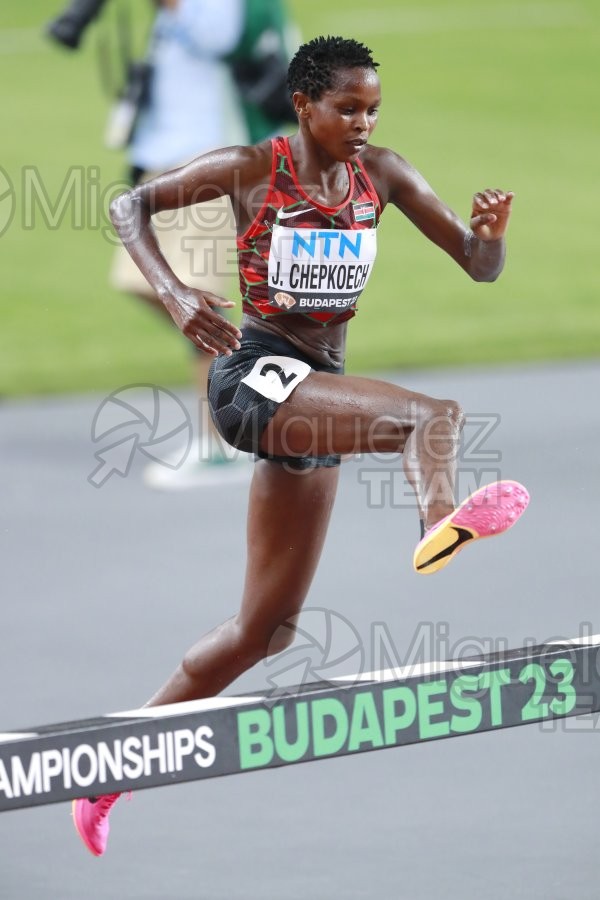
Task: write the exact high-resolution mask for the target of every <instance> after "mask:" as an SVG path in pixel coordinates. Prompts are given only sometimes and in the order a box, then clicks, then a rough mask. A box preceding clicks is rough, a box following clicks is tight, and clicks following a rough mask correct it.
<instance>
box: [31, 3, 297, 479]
mask: <svg viewBox="0 0 600 900" xmlns="http://www.w3.org/2000/svg"><path fill="white" fill-rule="evenodd" d="M105 3H106V0H74V2H73V3H72V5H71V6H70V7H69V8H68V9H67V10H66V11H65V12H64V13H63V14H62V15H61V16H60V17H58V18H57V19H56V20H54V21H53V22H52V23H51V24H50V26H49V28H48V31H49V34H50V35H51V36H52V37H53V38H54V39H55V40H57V41H59V42H60V43H61V44H63V45H65V46H67V47H70V48H73V49H74V48H76V47H78V46H79V43H80V40H81V37H82V34H83V31H84V29H85V28H86V27H87V25H88V24H89V22H90V21H92V20H93V19H94V18H95V17H96V16H97V15H98V14H99V12H100V10H101V8H102V7H103V6H104V5H105ZM156 6H157V11H156V14H155V15H154V17H153V21H152V26H151V33H150V38H149V42H148V51H147V54H146V57H145V59H144V60H135V61H134V60H131V61H130V62H129V65H128V67H127V82H126V84H125V86H124V88H123V89H122V91H121V92H120V97H119V99H118V101H117V102H116V103H115V105H114V107H113V109H112V111H111V115H110V117H109V121H108V124H107V130H106V135H105V141H106V143H107V145H108V146H109V147H111V148H113V149H124V150H125V151H126V154H127V161H128V166H129V173H128V180H129V181H130V183H131V184H132V185H133V184H136V183H138V182H139V181H141V180H145V179H147V178H151V177H154V176H155V175H157V174H158V173H160V172H164V171H168V170H169V169H174V168H177V167H179V166H181V165H183V164H185V163H187V162H188V161H189V160H191V159H193V158H194V157H196V156H200V155H201V154H203V153H207V152H209V151H210V150H213V149H216V148H219V147H224V146H229V145H234V144H248V143H257V142H259V141H261V140H264V139H265V138H268V137H270V136H271V135H273V134H275V133H279V132H281V131H282V130H283V129H285V127H286V125H287V124H288V123H291V122H295V115H294V111H293V107H292V105H291V102H290V100H289V97H288V93H287V88H286V73H287V64H288V60H289V58H290V55H291V53H292V52H293V51H294V49H295V45H296V44H297V43H298V39H297V37H296V34H295V30H294V28H293V25H292V23H291V20H290V17H289V14H288V10H287V8H286V6H285V3H284V2H283V0H157V2H156ZM154 225H155V228H156V231H157V235H158V239H159V242H160V246H161V250H162V252H163V253H164V255H165V257H166V258H167V260H168V262H169V264H170V266H171V267H172V269H173V271H174V272H175V273H176V275H177V277H178V278H179V279H180V280H181V281H183V282H184V283H185V284H188V285H190V286H191V287H194V288H198V289H202V290H206V291H210V292H211V293H213V294H216V295H217V296H219V297H224V298H230V297H232V295H234V296H235V295H237V284H236V278H237V261H236V246H235V226H234V218H233V210H232V209H231V206H230V204H229V201H228V200H227V199H226V198H223V199H222V200H218V201H212V202H210V203H203V204H198V205H196V206H194V207H189V208H186V209H184V210H177V211H174V212H172V213H164V214H161V215H159V216H156V217H155V218H154ZM110 283H111V284H112V285H113V286H114V287H115V288H116V289H117V290H119V291H122V292H124V293H128V294H131V295H134V296H136V297H139V298H141V299H142V300H144V301H145V302H146V303H148V304H149V305H151V306H153V307H154V308H155V309H156V310H159V311H160V313H161V314H163V315H164V307H163V306H162V304H160V303H159V302H158V300H157V297H156V295H155V293H154V292H153V291H152V289H151V288H150V286H149V284H148V283H147V282H146V280H145V279H144V278H143V277H142V275H141V273H140V271H139V269H138V268H137V266H135V264H134V263H133V261H132V260H131V258H130V257H129V254H128V253H127V251H126V250H125V248H124V247H122V246H120V247H119V248H118V249H117V251H116V254H115V257H114V261H113V265H112V269H111V272H110ZM234 292H235V294H234ZM222 311H223V313H224V314H225V315H227V314H228V309H227V308H223V310H222ZM167 318H169V322H170V324H171V325H172V322H171V320H170V317H168V316H167ZM194 356H195V362H194V369H195V382H196V386H197V390H198V399H199V404H198V409H199V414H198V437H197V439H196V440H195V441H194V442H193V444H192V447H191V449H190V451H189V453H188V455H187V457H186V459H185V461H184V462H183V464H181V465H180V466H178V468H170V467H169V466H168V465H163V464H161V463H151V464H149V465H148V466H147V467H146V469H145V471H144V479H145V481H146V483H147V484H149V485H150V486H152V487H160V488H185V487H193V486H195V485H201V484H203V483H205V482H206V472H207V471H208V470H209V469H212V468H214V467H215V466H219V467H221V471H225V470H230V467H231V466H232V464H233V463H236V462H237V463H240V462H242V461H245V460H247V458H248V457H247V456H245V455H243V454H242V455H241V454H239V453H237V452H236V451H232V450H231V448H228V447H227V446H226V445H225V444H224V443H223V442H222V440H221V439H220V437H219V436H218V435H217V434H216V432H215V431H214V428H213V425H212V421H211V419H210V416H209V414H208V405H207V403H206V382H207V375H208V369H209V366H210V363H211V361H212V357H211V356H207V355H206V354H205V353H203V352H201V351H200V350H195V353H194ZM174 458H177V459H180V458H181V454H176V455H175V457H174Z"/></svg>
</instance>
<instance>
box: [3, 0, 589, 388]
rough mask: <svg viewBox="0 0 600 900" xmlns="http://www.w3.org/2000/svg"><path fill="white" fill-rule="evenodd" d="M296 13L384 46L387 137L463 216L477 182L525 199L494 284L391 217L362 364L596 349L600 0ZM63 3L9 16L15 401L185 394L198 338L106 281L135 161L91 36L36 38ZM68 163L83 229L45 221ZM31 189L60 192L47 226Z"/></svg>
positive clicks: (300, 0) (357, 356)
mask: <svg viewBox="0 0 600 900" xmlns="http://www.w3.org/2000/svg"><path fill="white" fill-rule="evenodd" d="M132 7H133V8H134V9H136V10H137V11H138V12H140V11H141V10H142V9H143V10H144V12H145V11H146V9H147V3H142V2H141V0H132ZM291 7H292V8H293V9H294V11H295V13H296V16H297V19H298V22H299V23H300V26H301V28H302V31H303V35H304V37H306V38H308V37H311V36H313V35H314V34H317V33H321V32H342V33H345V34H348V35H353V36H356V37H359V38H361V39H363V40H365V41H366V42H367V43H369V45H370V46H372V47H373V49H374V52H375V56H376V58H377V59H378V60H379V61H380V62H381V64H382V66H381V70H380V71H381V77H382V82H383V89H384V103H383V108H382V113H381V121H380V125H379V128H378V131H377V133H376V135H375V139H374V140H375V142H376V143H380V144H384V145H388V146H392V147H394V148H395V149H397V150H398V151H399V152H400V153H402V154H403V155H404V156H406V157H407V158H408V159H409V160H410V161H411V162H412V163H413V164H414V165H416V166H417V168H418V169H419V170H420V171H421V172H422V173H423V174H424V175H425V177H426V178H427V179H428V180H429V181H430V182H431V183H432V185H433V186H434V187H435V189H436V190H437V191H438V193H439V194H440V195H441V196H442V197H443V198H444V199H445V200H446V201H447V202H448V203H449V204H450V205H451V206H452V207H453V208H454V209H455V210H456V211H457V212H458V213H459V214H460V215H462V216H463V217H466V216H467V215H468V213H469V206H470V197H471V195H472V193H473V192H474V191H476V190H479V189H480V188H483V187H486V186H488V185H489V186H497V185H500V186H504V187H507V188H510V189H512V190H514V191H515V193H516V198H515V203H514V216H513V221H512V223H511V227H510V232H509V256H508V261H507V266H506V270H505V272H504V273H503V275H502V277H501V278H500V280H499V281H498V282H496V283H495V284H493V285H476V284H473V283H471V282H470V281H469V280H468V279H467V278H466V276H465V275H464V273H462V272H461V271H460V270H459V269H458V268H457V267H456V266H455V265H454V264H453V263H452V262H451V261H450V260H448V259H447V258H445V257H444V256H443V255H442V254H441V253H440V252H439V250H437V249H436V248H435V247H433V246H431V245H430V244H428V242H427V241H426V240H425V239H424V238H423V237H422V236H421V235H420V234H419V233H418V232H417V231H416V230H415V229H414V228H413V227H412V226H411V225H410V224H409V223H408V222H407V221H406V220H404V219H403V218H402V216H401V215H400V214H398V213H397V211H396V210H394V209H392V208H390V209H388V210H387V211H386V214H385V217H384V222H383V227H382V229H381V231H380V251H379V258H378V262H377V266H376V269H375V272H374V275H373V278H372V280H371V282H370V284H369V288H368V291H367V292H366V293H365V295H363V298H362V299H361V307H360V312H359V314H358V316H357V318H356V321H355V322H353V323H352V325H351V329H350V345H349V349H350V358H349V369H350V370H352V371H361V370H362V371H365V370H369V371H373V370H375V369H377V368H386V369H389V368H398V367H406V366H411V367H413V366H431V365H448V364H460V365H465V364H470V363H478V364H480V363H486V362H494V363H497V362H504V361H512V360H541V359H565V358H576V357H583V356H594V355H597V353H598V349H599V347H600V303H598V285H599V278H598V274H597V263H596V259H597V247H596V245H597V234H598V226H597V214H596V206H597V194H598V175H597V168H598V158H599V150H600V146H599V145H600V140H599V139H600V120H599V117H598V97H597V93H598V87H597V86H598V58H600V10H599V9H598V5H597V3H596V0H573V2H569V3H566V2H564V0H552V2H550V0H548V2H542V0H540V2H533V3H530V2H525V3H522V4H516V3H508V4H507V3H506V2H502V3H501V2H497V0H491V2H487V3H482V2H481V0H461V2H459V3H450V2H448V0H437V2H431V0H427V2H426V3H425V4H418V3H416V0H413V2H412V3H411V4H408V3H406V2H399V0H374V3H373V4H372V5H371V6H370V7H369V12H368V15H367V16H365V15H364V3H363V2H362V0H346V2H344V3H341V2H338V0H335V2H333V3H330V4H323V3H317V2H316V0H296V2H292V3H291ZM55 11H56V9H55V8H51V9H50V10H49V8H48V5H47V4H46V3H45V2H44V3H42V2H41V0H31V2H30V3H28V4H23V5H22V6H21V7H20V8H19V9H18V10H16V11H15V10H13V11H12V12H11V14H10V17H9V16H8V13H7V12H6V10H3V11H2V12H0V78H1V81H2V84H3V88H4V90H3V104H2V123H3V127H2V143H1V145H0V146H1V148H2V149H1V151H0V153H1V155H0V166H1V167H2V168H3V169H4V170H5V172H6V173H7V175H8V177H9V179H10V181H11V182H12V184H13V185H14V187H15V198H14V199H15V202H14V206H15V215H14V218H13V219H12V221H11V222H10V225H9V226H8V227H6V228H5V230H4V233H2V235H1V236H0V255H1V259H2V293H1V301H0V393H2V394H4V395H11V394H26V393H40V392H59V391H82V390H91V389H101V390H105V389H110V390H113V389H115V387H117V386H119V385H122V384H126V383H131V382H141V381H152V382H158V383H163V384H175V383H181V382H184V381H186V380H188V377H189V369H190V366H189V351H188V348H187V346H186V344H185V341H184V340H183V338H181V337H180V336H179V335H178V334H177V333H176V332H175V330H174V329H172V330H170V329H169V328H168V327H166V326H165V324H164V323H163V322H162V321H161V320H160V319H159V317H158V316H156V315H154V314H152V313H151V312H149V311H147V310H146V309H144V308H143V307H142V305H141V304H138V303H136V301H134V300H131V299H128V298H127V297H124V296H122V295H120V294H118V293H116V292H115V291H113V290H111V289H110V288H109V287H108V284H107V272H108V269H109V266H110V261H111V257H112V253H113V246H112V244H111V242H110V239H109V230H108V225H107V219H106V207H107V203H108V198H109V197H110V196H111V195H112V193H114V191H115V190H117V189H118V187H117V186H118V184H119V182H120V181H121V177H122V173H123V170H124V161H123V158H122V156H121V155H120V154H117V153H111V152H109V151H107V150H105V149H103V147H102V131H103V127H104V121H105V118H106V113H107V105H108V104H107V100H106V98H105V97H104V95H103V94H102V91H101V88H100V85H99V79H98V72H97V64H96V58H95V35H94V33H93V32H92V31H90V33H89V34H88V35H87V40H86V44H85V47H84V49H83V50H82V51H80V52H79V53H77V54H69V53H67V52H61V51H60V50H59V49H58V48H55V47H53V46H51V45H50V44H49V43H48V42H46V41H45V40H44V39H43V38H42V37H41V36H40V33H41V28H42V24H43V23H44V22H45V21H46V19H47V18H48V16H49V15H52V13H53V12H55ZM344 22H346V25H344ZM72 167H79V169H77V170H73V169H72ZM71 171H75V176H74V177H75V178H79V185H81V186H82V188H83V194H85V193H86V191H87V193H88V194H89V195H91V199H94V200H95V201H96V203H97V205H98V207H99V213H98V215H96V214H95V213H94V210H93V209H92V208H91V206H90V198H89V197H88V198H86V202H84V201H83V198H80V200H79V201H78V202H77V203H74V204H71V205H69V206H68V210H67V211H68V212H72V211H73V209H75V210H76V211H77V212H78V214H79V215H80V218H81V221H77V220H76V221H73V220H72V219H71V217H70V216H69V215H65V216H63V220H62V221H61V222H60V223H58V222H56V221H55V222H52V221H48V218H49V219H50V220H52V218H53V216H52V207H53V206H54V205H55V204H56V201H57V198H58V197H60V196H61V186H62V185H63V182H64V180H65V178H66V177H67V175H68V173H69V172H71ZM24 179H25V180H26V179H29V181H30V183H31V181H32V180H33V182H34V183H35V184H36V185H38V186H39V185H40V184H42V183H43V185H44V186H45V190H46V191H47V196H48V198H49V201H50V206H49V208H48V210H47V212H50V213H51V215H50V216H46V221H44V216H43V215H42V214H41V213H42V210H41V206H42V205H43V204H40V203H38V204H37V205H34V206H33V207H32V204H31V202H28V201H27V199H26V195H27V190H26V189H25V187H26V186H25V183H24ZM63 193H64V192H63ZM2 194H3V189H2V181H1V178H0V231H1V230H2V228H3V226H4V225H5V224H6V216H7V213H8V212H9V211H10V209H11V197H10V196H9V197H5V198H4V199H3V200H2V199H1V198H2ZM29 194H31V191H30V190H29ZM55 212H57V211H56V210H55ZM34 213H35V215H34ZM3 216H4V218H3ZM54 218H55V219H57V218H58V216H57V215H55V216H54Z"/></svg>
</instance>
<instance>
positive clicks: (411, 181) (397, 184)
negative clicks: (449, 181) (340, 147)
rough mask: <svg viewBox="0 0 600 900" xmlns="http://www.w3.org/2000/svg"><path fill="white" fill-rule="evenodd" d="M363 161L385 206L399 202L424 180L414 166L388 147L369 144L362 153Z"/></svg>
mask: <svg viewBox="0 0 600 900" xmlns="http://www.w3.org/2000/svg"><path fill="white" fill-rule="evenodd" d="M361 161H362V163H363V165H364V167H365V169H366V170H367V173H368V175H369V178H370V179H371V181H372V182H373V185H374V187H375V190H376V191H377V193H378V195H379V198H380V200H381V202H382V205H383V206H385V205H386V204H387V203H389V202H397V199H398V197H399V196H400V195H402V194H407V193H410V192H412V191H414V190H415V189H418V188H419V186H420V184H421V183H422V182H423V179H422V176H421V175H420V174H419V172H418V171H417V170H416V169H415V168H414V166H412V165H411V164H410V163H409V162H408V160H406V159H405V158H404V157H403V156H400V154H399V153H396V152H395V150H390V149H389V148H388V147H375V146H372V145H371V144H368V145H367V146H366V147H365V149H364V151H363V152H362V154H361Z"/></svg>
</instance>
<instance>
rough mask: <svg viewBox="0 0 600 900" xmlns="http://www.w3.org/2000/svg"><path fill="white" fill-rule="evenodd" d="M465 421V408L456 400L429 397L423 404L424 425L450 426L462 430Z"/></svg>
mask: <svg viewBox="0 0 600 900" xmlns="http://www.w3.org/2000/svg"><path fill="white" fill-rule="evenodd" d="M464 422H465V414H464V412H463V409H462V407H461V405H460V404H459V403H457V402H456V400H434V399H433V398H428V400H427V402H426V403H424V404H423V409H422V415H421V424H422V425H423V426H424V427H428V428H431V427H436V426H438V427H440V426H441V427H442V428H447V427H448V426H450V428H451V429H452V430H453V431H457V432H460V431H461V430H462V427H463V425H464Z"/></svg>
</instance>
